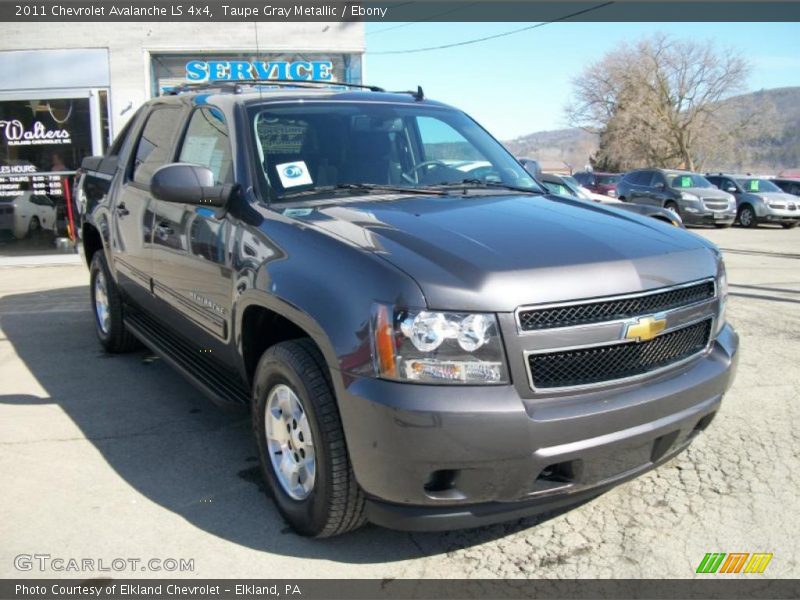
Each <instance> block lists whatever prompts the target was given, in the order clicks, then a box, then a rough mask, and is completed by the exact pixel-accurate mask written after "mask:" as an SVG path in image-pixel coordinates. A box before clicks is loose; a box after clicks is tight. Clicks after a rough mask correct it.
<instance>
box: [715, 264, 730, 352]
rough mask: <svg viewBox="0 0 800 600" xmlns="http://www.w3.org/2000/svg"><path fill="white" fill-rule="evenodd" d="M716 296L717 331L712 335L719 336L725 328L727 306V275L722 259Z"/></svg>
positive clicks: (718, 272)
mask: <svg viewBox="0 0 800 600" xmlns="http://www.w3.org/2000/svg"><path fill="white" fill-rule="evenodd" d="M717 295H718V296H719V312H718V313H717V330H716V331H715V332H714V335H715V336H717V335H719V332H720V331H722V328H723V327H725V309H726V305H727V304H728V274H727V273H726V272H725V262H724V261H723V260H722V257H720V259H719V269H718V271H717Z"/></svg>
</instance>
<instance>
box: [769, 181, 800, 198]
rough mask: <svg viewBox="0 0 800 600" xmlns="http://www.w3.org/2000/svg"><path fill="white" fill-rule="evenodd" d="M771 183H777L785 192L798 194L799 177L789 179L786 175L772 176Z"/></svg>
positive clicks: (799, 189)
mask: <svg viewBox="0 0 800 600" xmlns="http://www.w3.org/2000/svg"><path fill="white" fill-rule="evenodd" d="M770 181H771V182H772V183H774V184H775V185H777V186H778V187H779V188H781V189H782V190H783V191H784V192H786V193H787V194H792V195H793V196H800V179H791V178H787V177H773V178H771V179H770Z"/></svg>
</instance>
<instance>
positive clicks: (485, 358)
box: [371, 304, 508, 384]
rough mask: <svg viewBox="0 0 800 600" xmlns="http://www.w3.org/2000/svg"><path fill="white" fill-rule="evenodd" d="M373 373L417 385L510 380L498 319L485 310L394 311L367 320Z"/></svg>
mask: <svg viewBox="0 0 800 600" xmlns="http://www.w3.org/2000/svg"><path fill="white" fill-rule="evenodd" d="M371 332H372V355H373V361H374V364H375V372H376V374H377V375H378V376H379V377H383V378H384V379H393V380H396V381H408V382H416V383H453V384H501V383H508V370H507V368H506V364H505V356H504V352H503V344H502V340H501V338H500V328H499V327H498V325H497V318H496V317H495V316H494V315H492V314H487V313H454V312H439V311H428V310H405V309H402V310H401V309H395V308H393V307H391V306H386V305H384V304H377V305H375V308H374V310H373V315H372V319H371Z"/></svg>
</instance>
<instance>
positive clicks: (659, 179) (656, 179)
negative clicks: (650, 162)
mask: <svg viewBox="0 0 800 600" xmlns="http://www.w3.org/2000/svg"><path fill="white" fill-rule="evenodd" d="M659 183H663V184H664V187H666V185H667V180H666V178H665V177H664V176H663V175H662V174H661V173H659V172H658V171H653V177H652V178H651V179H650V181H649V183H648V185H649V186H650V187H653V186H655V185H658V184H659Z"/></svg>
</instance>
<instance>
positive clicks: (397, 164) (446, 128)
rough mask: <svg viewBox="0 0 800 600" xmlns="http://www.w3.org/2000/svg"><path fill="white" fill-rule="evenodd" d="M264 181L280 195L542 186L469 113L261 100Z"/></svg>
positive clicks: (254, 114) (258, 117) (255, 110)
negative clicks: (370, 188) (340, 190)
mask: <svg viewBox="0 0 800 600" xmlns="http://www.w3.org/2000/svg"><path fill="white" fill-rule="evenodd" d="M250 123H251V124H252V127H253V132H254V134H255V135H254V138H255V141H256V148H255V152H256V156H257V160H258V164H259V165H260V166H261V176H262V178H263V183H265V184H266V185H268V186H269V187H270V188H271V191H272V196H273V198H277V199H278V200H279V201H280V200H284V199H290V198H292V197H293V196H297V195H308V194H309V193H314V192H315V191H319V192H320V193H322V192H324V191H326V190H333V189H336V188H337V186H339V187H348V186H349V187H354V186H359V185H373V186H374V185H379V186H391V187H395V188H402V189H406V188H408V189H417V188H418V189H423V188H426V187H432V186H438V185H445V184H455V183H462V182H464V181H465V180H468V181H469V182H470V183H472V184H477V185H481V184H483V185H486V186H500V185H507V186H514V187H517V188H524V189H526V190H533V191H538V190H540V189H541V188H540V186H539V185H538V184H537V183H536V182H535V181H534V180H533V178H532V177H531V176H530V175H529V174H528V173H527V172H526V171H525V169H523V168H522V166H521V165H520V164H519V163H518V162H517V161H516V160H515V159H514V158H513V157H512V156H511V155H510V154H509V153H508V152H507V151H506V150H505V149H504V148H503V147H502V146H501V145H500V144H499V143H498V142H497V141H496V140H495V139H494V138H492V137H491V136H490V135H489V134H488V133H486V132H485V131H484V130H483V129H481V127H480V126H478V125H477V124H476V123H475V122H474V121H472V120H471V119H470V118H469V117H467V116H466V115H465V114H463V113H461V112H458V111H455V110H450V109H442V108H435V107H426V106H419V105H409V106H406V105H390V104H378V103H375V104H372V103H362V104H359V103H344V102H305V103H296V104H291V105H270V106H264V105H261V106H258V105H257V106H254V107H251V108H250Z"/></svg>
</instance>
